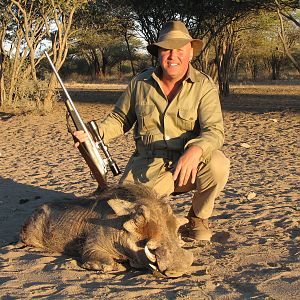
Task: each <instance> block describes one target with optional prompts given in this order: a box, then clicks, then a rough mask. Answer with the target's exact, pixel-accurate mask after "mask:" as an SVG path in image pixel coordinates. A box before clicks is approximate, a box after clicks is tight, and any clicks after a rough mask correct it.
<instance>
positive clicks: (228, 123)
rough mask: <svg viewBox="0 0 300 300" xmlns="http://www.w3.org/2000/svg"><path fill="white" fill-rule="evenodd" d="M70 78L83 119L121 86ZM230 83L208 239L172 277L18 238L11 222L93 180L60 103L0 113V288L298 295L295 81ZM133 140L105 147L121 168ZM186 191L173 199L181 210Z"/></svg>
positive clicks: (136, 294) (145, 294)
mask: <svg viewBox="0 0 300 300" xmlns="http://www.w3.org/2000/svg"><path fill="white" fill-rule="evenodd" d="M69 88H70V93H71V95H72V97H73V99H74V100H75V101H76V100H78V101H76V105H77V108H78V110H79V112H80V113H81V115H82V117H83V119H84V120H86V121H87V120H90V119H92V118H95V119H101V118H103V117H104V116H105V115H106V114H107V113H108V111H109V110H110V109H111V108H112V105H113V103H114V101H115V99H116V97H117V96H118V95H119V94H120V92H121V91H120V89H122V86H119V87H114V88H111V87H109V86H105V87H98V88H97V87H95V86H88V87H86V89H85V90H82V88H84V87H78V86H71V87H69ZM233 91H234V94H233V95H232V96H230V97H229V98H227V99H225V100H224V101H223V103H222V105H223V109H224V120H225V127H226V143H225V145H224V151H225V153H226V154H227V155H228V156H229V157H230V159H231V163H232V167H231V175H230V179H229V182H228V184H227V186H226V189H225V191H224V192H223V193H222V195H221V196H220V197H219V198H218V199H217V201H216V209H215V212H214V216H213V217H212V218H211V221H212V227H213V230H214V237H213V241H212V243H209V244H203V243H198V244H197V243H195V242H188V243H187V244H186V247H187V248H189V249H191V251H193V253H194V255H195V261H194V264H193V266H192V269H191V271H190V273H189V274H187V275H184V276H182V277H180V278H177V279H165V278H157V277H155V276H153V274H150V273H149V272H148V271H144V270H135V269H130V270H128V271H126V272H120V273H115V274H101V273H99V272H93V271H87V270H84V269H81V268H80V267H79V265H78V264H77V262H76V260H75V259H73V258H70V257H66V256H62V255H60V254H57V253H55V254H53V253H46V252H42V251H39V250H37V249H33V248H30V247H25V248H24V247H20V246H19V245H18V244H17V242H18V232H19V229H20V227H21V224H22V223H23V222H24V220H25V219H26V218H27V217H28V216H29V215H30V214H31V213H32V211H33V210H34V208H36V207H37V206H38V205H39V204H41V203H44V202H47V201H52V200H54V199H64V198H72V197H74V196H83V195H84V196H86V195H88V194H90V193H92V192H93V191H94V190H95V188H96V183H95V181H94V180H93V179H92V178H91V177H90V175H89V170H88V168H87V166H86V165H85V164H84V162H83V159H82V158H81V157H80V154H79V152H78V151H77V150H76V149H74V148H73V146H72V139H71V136H70V135H69V134H68V133H67V129H66V125H65V108H64V105H63V104H61V103H60V104H57V105H56V108H55V112H54V113H53V114H52V115H48V116H30V115H21V116H12V115H9V114H7V113H1V112H0V125H1V131H0V141H1V143H0V246H1V248H0V254H1V257H0V298H1V299H33V298H47V299H92V298H96V299H115V298H119V299H121V298H123V299H137V298H138V299H300V261H299V256H300V249H299V245H300V230H299V220H300V214H299V210H300V208H299V179H300V176H299V170H300V168H299V167H300V166H299V133H300V128H299V127H300V125H299V124H300V122H299V121H300V86H299V84H298V85H296V84H295V85H277V86H266V85H255V86H254V85H247V86H244V85H239V86H234V87H233ZM79 100H80V101H79ZM132 150H133V143H132V136H131V133H129V134H127V135H125V136H124V137H121V138H119V139H117V140H116V141H114V142H113V143H112V144H111V145H110V151H111V153H112V155H113V157H114V158H115V159H116V161H117V162H118V164H119V166H120V167H121V169H123V168H124V166H125V163H126V161H127V159H128V157H129V156H130V154H131V151H132ZM117 180H118V179H117V178H114V177H112V176H111V175H109V182H110V183H115V182H117ZM190 199H191V194H186V195H183V196H180V197H179V196H177V197H174V198H173V199H171V200H170V201H171V203H172V205H173V207H174V210H175V211H176V212H177V213H178V214H180V215H183V216H184V215H185V214H186V213H187V211H188V209H189V206H190Z"/></svg>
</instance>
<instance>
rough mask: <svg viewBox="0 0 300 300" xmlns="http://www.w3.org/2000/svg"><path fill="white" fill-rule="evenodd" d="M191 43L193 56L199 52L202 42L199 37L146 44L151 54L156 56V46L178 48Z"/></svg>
mask: <svg viewBox="0 0 300 300" xmlns="http://www.w3.org/2000/svg"><path fill="white" fill-rule="evenodd" d="M189 42H190V43H192V47H193V49H194V53H193V56H197V55H199V54H200V52H201V49H202V46H203V42H202V41H201V40H199V39H190V40H189V39H169V40H165V41H161V42H157V43H153V44H150V45H148V46H147V50H148V52H149V53H150V54H151V55H153V56H156V57H157V56H158V48H164V49H179V48H181V47H183V46H185V45H186V44H187V43H189Z"/></svg>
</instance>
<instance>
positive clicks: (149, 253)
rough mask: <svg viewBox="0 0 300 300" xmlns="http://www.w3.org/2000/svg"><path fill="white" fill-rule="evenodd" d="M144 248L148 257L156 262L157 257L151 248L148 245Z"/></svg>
mask: <svg viewBox="0 0 300 300" xmlns="http://www.w3.org/2000/svg"><path fill="white" fill-rule="evenodd" d="M144 250H145V254H146V256H147V258H148V259H149V260H150V261H151V262H153V263H155V262H156V257H155V255H154V254H153V253H151V252H150V250H149V248H148V246H147V245H146V246H145V249H144Z"/></svg>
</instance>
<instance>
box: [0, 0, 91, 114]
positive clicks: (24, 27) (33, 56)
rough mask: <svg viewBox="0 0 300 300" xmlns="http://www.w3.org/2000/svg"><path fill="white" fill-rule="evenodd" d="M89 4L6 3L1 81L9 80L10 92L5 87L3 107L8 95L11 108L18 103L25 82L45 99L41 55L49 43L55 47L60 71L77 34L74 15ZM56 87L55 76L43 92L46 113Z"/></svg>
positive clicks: (51, 1) (75, 0)
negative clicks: (40, 65) (70, 42)
mask: <svg viewBox="0 0 300 300" xmlns="http://www.w3.org/2000/svg"><path fill="white" fill-rule="evenodd" d="M86 1H87V0H81V1H79V0H67V1H62V0H49V1H47V0H19V1H18V0H5V4H4V5H3V6H4V13H3V12H2V14H1V23H3V24H1V25H4V26H3V27H1V31H0V33H1V56H2V57H4V58H6V60H4V64H3V63H1V73H2V76H1V79H2V80H4V81H5V78H6V84H5V86H7V88H6V90H7V92H6V90H5V87H3V86H1V101H2V103H3V101H4V100H3V99H4V98H3V97H4V95H5V99H6V100H5V101H6V102H7V103H8V104H9V103H11V102H12V101H17V100H18V91H20V87H21V86H22V82H23V81H24V80H32V81H33V84H34V88H33V91H34V90H35V89H36V90H37V95H41V94H40V91H39V90H40V87H39V85H40V83H39V81H38V78H37V70H36V68H37V66H38V65H39V63H40V62H41V60H42V59H43V55H42V54H41V52H42V51H43V49H45V41H46V40H48V41H50V43H51V46H50V48H51V51H50V53H51V55H53V61H54V64H55V66H56V68H57V69H58V70H59V69H60V67H61V65H62V64H63V62H64V60H65V57H66V54H67V51H68V40H69V39H70V37H71V36H72V34H73V31H72V27H71V25H72V20H73V15H74V12H75V10H76V9H78V7H81V6H82V5H84V4H85V3H86ZM5 16H6V17H5ZM46 47H47V46H46ZM1 61H3V59H2V60H1ZM4 67H5V69H4ZM3 74H4V75H3ZM55 83H56V78H55V75H54V74H52V76H51V78H50V84H49V88H48V89H45V88H43V91H46V93H44V94H43V98H44V102H43V109H44V110H45V111H50V110H51V109H52V101H53V99H52V96H53V91H54V87H55ZM20 97H21V96H20ZM20 97H19V98H20ZM21 98H22V97H21ZM30 98H34V95H33V94H32V95H30ZM37 100H39V99H37Z"/></svg>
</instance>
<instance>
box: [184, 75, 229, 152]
mask: <svg viewBox="0 0 300 300" xmlns="http://www.w3.org/2000/svg"><path fill="white" fill-rule="evenodd" d="M199 100H200V101H199V106H198V122H199V125H200V128H201V131H200V134H199V136H197V137H195V138H193V139H191V140H189V141H188V142H187V143H186V145H185V148H187V147H190V146H191V145H196V146H198V147H200V148H201V149H202V150H203V157H208V156H210V155H211V153H212V152H213V151H214V150H217V149H220V148H221V147H222V145H223V143H224V126H223V116H222V111H221V104H220V99H219V92H218V89H217V87H216V85H215V84H214V83H213V82H212V80H211V79H208V78H205V80H204V82H202V93H201V97H200V99H199Z"/></svg>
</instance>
